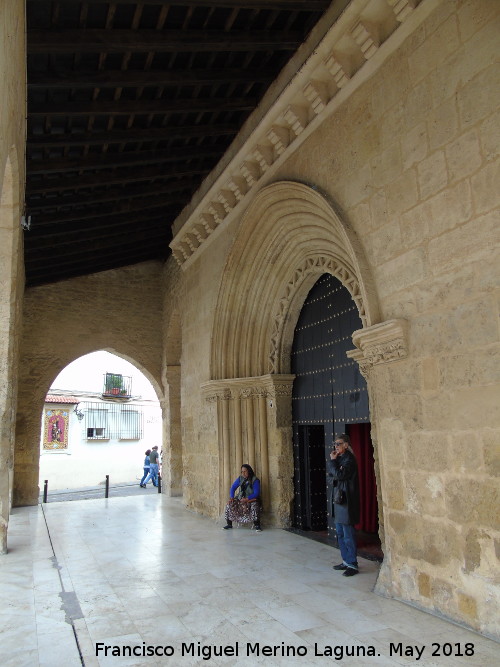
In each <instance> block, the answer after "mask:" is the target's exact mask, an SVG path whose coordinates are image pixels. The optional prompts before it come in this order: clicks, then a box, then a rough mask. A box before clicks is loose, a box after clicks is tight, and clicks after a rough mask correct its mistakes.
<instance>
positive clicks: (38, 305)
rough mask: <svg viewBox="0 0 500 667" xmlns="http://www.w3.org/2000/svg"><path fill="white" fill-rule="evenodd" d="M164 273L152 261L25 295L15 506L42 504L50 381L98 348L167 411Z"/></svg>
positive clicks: (40, 289) (35, 290)
mask: <svg viewBox="0 0 500 667" xmlns="http://www.w3.org/2000/svg"><path fill="white" fill-rule="evenodd" d="M161 269H162V264H161V263H160V262H146V263H144V264H138V265H136V266H133V267H127V268H123V269H117V270H115V271H104V272H102V273H96V274H93V275H89V276H85V277H82V278H73V279H71V280H66V281H63V282H60V283H55V284H53V285H44V286H40V287H32V288H29V289H27V290H26V294H25V299H24V327H23V337H22V345H21V357H20V368H19V409H18V413H17V426H16V451H15V483H14V503H15V504H16V505H32V504H36V503H37V501H38V468H39V455H40V447H39V445H40V443H39V440H40V415H41V412H42V408H43V403H44V398H45V395H46V393H47V391H48V389H49V387H50V385H51V383H52V382H53V380H54V378H55V377H56V376H57V375H58V374H59V372H60V371H61V370H62V369H63V368H65V367H66V366H67V365H68V364H69V363H71V362H72V361H74V360H75V359H78V358H79V357H81V356H82V355H84V354H89V353H90V352H95V351H97V350H107V351H108V352H112V353H114V354H117V355H118V356H120V357H123V358H124V359H126V360H127V361H130V362H131V363H133V364H134V365H135V366H136V367H137V368H138V369H139V370H140V371H141V372H142V373H144V375H146V377H147V378H148V379H149V380H150V382H151V383H152V384H153V386H154V387H155V389H156V392H157V394H158V400H159V401H160V403H161V404H162V406H163V389H162V383H161V359H162V339H163V331H162V294H163V290H162V273H161Z"/></svg>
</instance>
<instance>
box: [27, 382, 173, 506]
mask: <svg viewBox="0 0 500 667" xmlns="http://www.w3.org/2000/svg"><path fill="white" fill-rule="evenodd" d="M109 375H110V374H107V376H109ZM113 378H123V381H124V382H125V381H126V380H127V378H125V377H124V376H121V375H113ZM108 379H109V378H108ZM125 384H126V382H125ZM127 391H128V389H125V390H124V389H123V388H122V389H118V391H116V388H112V387H111V385H110V384H109V382H108V384H107V385H105V387H104V391H103V393H102V394H100V393H96V392H82V391H68V390H60V389H52V388H51V390H50V393H49V394H47V396H46V399H45V404H44V408H43V414H42V423H41V439H40V454H41V455H40V482H39V484H40V488H43V485H44V481H45V480H48V487H49V493H50V491H51V490H56V489H72V488H81V487H86V486H97V485H99V484H104V483H105V479H106V475H109V479H110V484H112V485H113V484H117V483H127V482H128V483H133V482H137V483H138V482H139V480H140V479H141V477H142V474H143V461H144V452H145V450H146V449H148V448H151V447H152V446H153V445H155V444H157V445H159V446H161V408H160V404H159V402H158V401H154V400H149V399H143V398H141V397H140V396H139V397H134V396H132V395H129V394H128V393H126V392H127Z"/></svg>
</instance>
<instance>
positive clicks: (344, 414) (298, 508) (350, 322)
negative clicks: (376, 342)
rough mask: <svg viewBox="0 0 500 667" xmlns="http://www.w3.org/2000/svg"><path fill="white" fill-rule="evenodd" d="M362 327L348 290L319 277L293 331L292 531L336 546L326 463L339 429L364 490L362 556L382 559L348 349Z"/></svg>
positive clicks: (366, 424)
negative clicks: (347, 440)
mask: <svg viewBox="0 0 500 667" xmlns="http://www.w3.org/2000/svg"><path fill="white" fill-rule="evenodd" d="M360 328H362V322H361V319H360V317H359V313H358V310H357V308H356V305H355V303H354V301H353V300H352V297H351V295H350V294H349V292H348V290H347V289H346V288H345V287H344V286H343V285H342V283H341V282H340V281H339V280H338V279H337V278H335V277H334V276H332V275H330V274H324V275H323V276H321V277H320V278H319V280H318V281H317V282H316V284H315V285H314V286H313V288H312V289H311V291H310V292H309V294H308V296H307V298H306V300H305V302H304V305H303V307H302V310H301V313H300V316H299V319H298V322H297V326H296V328H295V333H294V340H293V346H292V363H291V370H292V373H294V374H295V381H294V385H293V393H292V424H293V451H294V508H293V519H292V526H293V530H294V531H296V532H299V533H301V534H304V535H305V536H307V537H310V538H312V539H316V540H319V541H322V542H325V543H328V544H331V545H332V546H336V545H337V537H336V532H335V520H334V518H333V517H332V516H331V513H330V508H329V498H330V493H331V480H330V478H329V477H328V476H327V473H326V470H327V467H326V464H327V461H328V459H329V457H330V451H331V449H332V443H333V440H334V439H335V437H336V436H337V435H339V434H341V433H347V434H348V435H349V436H350V438H351V439H352V442H353V450H354V453H355V456H356V459H357V462H358V468H359V476H360V487H361V508H362V513H361V519H360V523H359V524H358V525H357V526H356V529H357V536H358V549H359V553H360V555H361V556H364V557H367V558H372V559H377V560H379V559H382V551H381V549H380V539H379V536H378V507H377V488H376V482H375V471H374V459H373V446H372V443H371V438H370V418H369V405H368V391H367V387H366V381H365V379H364V378H363V376H362V375H361V373H360V372H359V367H358V365H357V363H356V362H354V361H352V360H350V359H348V357H347V356H346V352H347V351H348V350H349V349H351V347H352V333H353V332H354V331H355V330H357V329H360Z"/></svg>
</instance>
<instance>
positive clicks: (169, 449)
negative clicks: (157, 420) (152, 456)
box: [162, 365, 182, 496]
mask: <svg viewBox="0 0 500 667" xmlns="http://www.w3.org/2000/svg"><path fill="white" fill-rule="evenodd" d="M164 383H165V405H164V407H163V421H164V427H165V444H166V448H165V451H164V452H163V465H162V470H163V477H164V487H162V490H163V492H164V493H166V494H167V495H169V496H181V495H182V427H181V367H180V366H178V365H169V366H167V368H166V371H165V378H164Z"/></svg>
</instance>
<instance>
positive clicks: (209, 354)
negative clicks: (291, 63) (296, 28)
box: [0, 0, 500, 637]
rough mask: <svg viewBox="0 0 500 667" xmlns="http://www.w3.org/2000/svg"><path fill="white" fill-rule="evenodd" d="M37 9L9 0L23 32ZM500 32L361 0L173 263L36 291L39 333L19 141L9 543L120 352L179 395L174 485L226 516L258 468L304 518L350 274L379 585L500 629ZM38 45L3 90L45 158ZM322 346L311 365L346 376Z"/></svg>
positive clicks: (347, 393)
mask: <svg viewBox="0 0 500 667" xmlns="http://www.w3.org/2000/svg"><path fill="white" fill-rule="evenodd" d="M16 5H17V11H16ZM21 8H22V3H10V4H9V7H8V8H6V7H5V5H4V6H3V7H2V9H1V10H0V11H2V12H3V13H4V14H5V15H6V16H5V19H6V21H7V23H6V22H5V21H4V22H3V23H2V24H3V25H7V24H9V25H11V24H13V23H14V22H15V21H16V20H20V17H21V16H22V14H21ZM499 27H500V7H499V5H498V3H497V2H496V1H495V0H422V1H421V2H418V1H417V0H381V1H380V2H369V1H368V0H353V1H352V2H351V3H349V5H348V7H347V8H346V10H345V12H344V13H343V14H342V15H341V16H340V17H339V19H338V20H337V21H336V22H335V24H334V25H332V26H331V27H330V29H329V31H327V33H326V34H325V36H324V38H323V39H322V41H321V43H320V44H319V45H318V47H317V48H316V49H315V50H314V52H313V54H312V55H311V56H310V57H309V58H308V59H307V61H306V62H305V63H303V65H302V66H301V67H300V68H299V69H298V72H297V74H296V75H295V76H294V77H292V78H291V79H290V80H289V81H288V82H287V84H286V86H282V87H281V88H280V89H279V91H277V90H276V89H275V90H274V93H273V94H274V95H275V100H274V102H273V104H272V105H271V107H270V109H269V110H268V111H267V112H266V113H263V114H260V115H259V114H257V115H255V116H254V117H253V118H254V129H253V132H252V134H251V136H250V137H249V138H248V139H247V140H245V141H244V142H241V143H238V142H236V143H235V144H233V146H232V147H231V148H230V149H229V152H228V155H227V156H226V159H225V160H224V165H223V166H221V167H220V168H219V169H218V171H217V170H216V171H215V172H214V173H213V174H212V175H211V176H210V177H209V178H208V179H207V180H206V181H205V183H204V185H203V187H202V188H201V190H200V191H199V192H198V193H197V195H196V196H195V198H194V199H193V201H192V203H191V205H190V206H189V207H188V208H187V209H185V210H184V212H183V214H182V215H181V216H180V217H179V219H178V220H177V223H176V226H175V229H174V239H173V242H172V244H171V247H172V251H173V256H172V257H171V258H170V259H169V260H168V261H167V262H166V264H165V265H163V264H161V263H159V262H149V263H145V264H142V265H136V266H132V267H126V268H123V269H119V270H116V271H110V272H105V273H101V274H94V275H92V276H87V277H84V278H78V279H74V280H68V281H65V282H63V283H59V284H56V285H46V286H41V287H34V288H30V289H28V290H26V293H25V295H24V300H23V314H22V326H21V322H20V313H18V312H17V311H16V309H15V307H14V306H13V305H12V303H13V301H12V295H13V294H14V293H16V292H17V294H18V295H19V296H21V295H22V290H23V288H22V275H21V273H20V272H19V270H18V266H19V247H18V244H19V241H18V240H17V239H18V237H19V232H18V228H17V226H16V225H17V224H18V223H17V213H16V214H15V215H13V213H12V212H13V211H14V210H15V206H19V201H21V200H22V195H21V194H20V192H21V190H22V187H21V185H20V184H21V183H22V174H21V173H20V172H19V169H18V171H17V172H16V173H15V174H14V176H11V177H9V176H8V174H9V173H10V172H9V171H8V170H9V166H8V165H9V162H8V160H9V155H10V154H11V153H9V150H10V148H5V145H4V144H3V143H2V144H0V146H1V147H2V152H1V154H0V157H1V158H2V169H3V173H4V174H7V176H4V180H3V184H2V225H1V227H2V234H3V233H4V230H7V231H6V233H7V234H8V235H9V239H10V238H14V240H15V243H14V244H13V245H10V246H9V248H11V249H12V250H9V252H8V257H9V264H8V267H9V268H8V271H7V276H6V277H7V280H6V281H3V282H2V290H4V291H3V292H2V297H1V298H2V307H3V310H2V313H3V314H2V324H3V328H4V331H5V333H6V336H5V340H6V341H7V344H8V348H6V349H5V350H4V351H3V352H2V373H3V374H4V377H5V384H4V386H6V387H8V389H7V393H3V394H2V398H1V400H2V412H3V414H5V415H6V416H5V417H4V418H3V419H4V421H3V430H2V445H1V447H2V449H1V456H2V482H1V484H2V486H1V487H0V493H1V502H2V513H1V514H2V530H3V545H4V546H3V548H4V549H5V548H6V543H7V542H6V539H7V537H6V535H7V523H8V506H9V494H10V493H11V492H12V494H13V502H14V504H17V505H26V504H33V503H36V501H37V497H38V466H39V447H38V441H39V438H38V433H39V420H38V416H39V414H40V410H41V409H42V407H43V403H44V397H45V395H46V393H47V391H48V388H49V387H50V384H51V381H52V380H53V378H54V377H55V376H56V375H57V373H58V372H59V371H60V370H61V369H62V368H63V367H64V366H65V365H67V364H68V363H69V362H70V361H72V360H74V359H75V358H77V357H79V356H81V355H82V354H86V353H88V352H91V351H94V350H97V349H108V350H110V351H112V352H114V353H116V354H118V355H120V356H122V357H124V358H126V359H128V360H129V361H131V362H133V363H134V364H135V365H136V366H137V367H138V368H139V369H140V370H141V371H142V372H143V373H144V374H145V375H146V376H147V377H148V378H149V379H150V381H151V382H152V384H153V386H154V387H155V389H156V391H157V394H158V398H159V400H160V403H161V406H162V411H163V412H162V414H163V427H162V428H163V450H164V458H163V466H164V479H165V483H166V492H167V493H170V494H172V495H182V496H183V499H184V501H185V503H186V505H187V506H189V507H190V508H192V509H194V510H196V511H198V512H200V513H203V514H205V515H207V516H209V517H212V518H217V517H219V516H220V515H221V512H222V510H223V506H224V502H225V499H226V497H227V491H228V485H229V482H230V480H231V479H232V478H234V475H235V473H236V472H237V471H238V470H239V466H240V465H241V463H242V462H249V463H251V464H252V466H254V467H255V469H256V470H257V471H258V474H259V476H260V477H261V479H262V481H263V488H264V505H265V509H266V520H267V521H268V522H269V523H272V524H274V525H276V526H283V527H287V526H289V525H291V524H292V523H293V522H294V511H295V509H294V504H295V503H296V502H297V500H296V497H295V490H294V482H295V481H296V479H295V477H296V473H295V470H294V465H295V464H294V442H293V432H294V424H293V421H294V417H293V408H292V403H293V401H292V398H293V397H294V376H295V373H293V372H292V368H295V367H294V365H293V354H295V352H296V351H297V348H296V347H295V346H294V341H295V340H296V335H297V328H298V327H299V326H300V325H299V324H298V323H299V322H300V321H301V320H300V318H301V313H302V310H303V306H304V304H305V303H306V301H307V299H308V295H309V294H310V293H311V290H313V288H314V287H315V286H316V285H317V284H318V281H320V280H322V279H323V278H324V276H325V275H327V276H332V277H333V278H334V279H335V281H336V282H335V285H336V286H337V287H338V286H340V287H342V288H343V289H345V290H346V291H347V293H348V295H349V297H350V300H351V305H352V306H354V307H355V308H356V311H357V314H358V316H359V326H358V328H357V329H355V330H352V331H349V332H346V331H345V330H342V331H340V329H339V330H337V329H336V328H335V326H336V325H335V323H334V322H332V328H333V330H334V331H333V334H332V335H333V338H332V341H335V340H337V339H340V338H342V339H345V338H346V336H347V335H348V336H349V338H350V341H349V345H348V346H347V347H349V348H350V349H348V350H347V353H346V354H345V361H343V362H341V361H339V360H337V361H336V362H335V364H334V365H335V370H336V372H337V370H338V366H339V365H340V364H341V363H344V364H345V370H346V373H352V369H353V368H354V365H356V367H357V368H358V369H359V373H360V375H361V376H362V378H364V381H365V383H366V385H365V386H366V395H367V410H368V414H357V413H356V411H355V410H353V409H352V406H351V407H349V409H347V407H346V406H347V403H349V401H350V400H351V396H354V397H355V396H356V393H357V392H359V393H360V392H361V388H360V386H361V385H360V386H354V385H353V384H352V383H351V380H350V379H349V378H348V379H346V380H345V383H344V384H342V385H341V388H340V389H338V395H337V397H336V398H335V400H333V402H332V405H333V408H332V413H331V414H332V415H333V416H332V417H331V419H332V420H333V421H332V422H331V424H330V425H328V428H329V429H330V432H332V433H335V432H338V431H339V430H340V429H342V430H343V429H344V428H346V427H348V426H349V425H355V424H357V423H367V422H369V423H370V425H371V441H372V443H373V447H374V459H375V460H374V472H375V478H376V486H377V499H378V512H379V515H378V524H379V532H380V538H381V542H382V547H383V552H384V561H383V564H382V567H381V571H380V575H379V578H378V583H377V591H378V592H379V593H381V594H383V595H387V596H391V597H395V598H397V599H401V600H404V601H407V602H410V603H412V604H414V605H417V606H419V607H421V608H422V609H427V610H429V611H431V612H434V613H439V614H443V615H444V616H446V617H448V618H450V619H452V620H454V621H457V622H460V623H463V624H465V625H467V626H468V627H471V628H474V629H475V630H478V631H480V632H483V633H485V634H488V635H491V636H496V637H499V636H500V627H499V621H498V614H497V610H498V608H499V605H500V586H499V584H498V560H499V545H500V525H499V517H500V486H499V483H498V475H499V474H500V452H499V442H500V371H499V364H498V359H499V351H500V344H499V326H498V315H499V313H498V304H499V299H498V297H499V273H500V272H499V266H500V262H499V251H498V249H499V246H500V243H499V242H500V224H499V223H500V221H499V198H500V188H499V187H498V183H499V182H500V178H499V167H498V165H499V161H498V151H499V143H500V140H499V139H500V137H499V91H500V86H499V85H498V84H499V81H498V77H499V71H500V70H499V68H498V63H496V62H495V61H496V59H497V55H498V46H497V45H498V33H499ZM17 40H19V41H18V42H15V43H14V44H8V45H7V46H5V41H4V42H3V46H2V48H9V49H12V48H15V49H17V53H18V56H19V60H18V61H17V68H16V66H15V65H13V64H11V65H10V67H11V68H13V69H12V70H9V71H7V79H6V78H5V77H4V78H3V85H4V86H6V85H7V86H9V81H10V87H8V90H9V95H7V96H6V95H3V96H2V104H3V105H9V107H10V113H7V114H6V115H5V114H4V115H2V119H3V121H2V122H3V123H4V124H5V126H6V127H5V128H2V129H3V130H4V132H3V133H2V134H3V136H7V137H11V139H10V144H9V147H10V145H12V146H14V147H17V150H18V154H22V121H21V119H20V118H19V114H18V113H15V109H16V108H17V109H18V108H20V107H21V106H22V104H21V102H22V100H23V92H22V87H21V86H19V84H18V83H17V82H18V81H19V79H20V78H21V73H22V72H24V69H23V62H24V61H23V45H22V37H21V36H20V35H18V37H17ZM11 62H12V61H11ZM14 82H15V85H14ZM16 96H17V106H16ZM6 170H7V171H6ZM9 178H10V181H9ZM6 179H7V180H6ZM12 180H13V181H15V187H12V185H10V186H9V183H10V182H11V181H12ZM4 200H5V201H7V202H10V203H7V204H6V205H5V206H4V204H3V202H4ZM14 222H15V224H14ZM16 244H17V245H16ZM123 285H126V286H127V287H126V290H124V289H123ZM145 285H147V286H149V287H151V289H147V290H145V289H144V286H145ZM337 287H335V288H334V289H337ZM75 295H77V296H78V299H76V298H75ZM61 301H62V302H63V303H64V304H65V307H64V309H63V310H62V312H61V310H60V303H61ZM336 303H337V302H336V301H334V302H333V304H334V306H335V304H336ZM350 308H351V306H346V307H342V308H340V307H339V308H338V312H340V311H342V310H349V309H350ZM336 312H337V311H336ZM56 314H57V316H56ZM325 319H326V317H325ZM346 326H347V325H346ZM322 340H323V339H319V340H318V342H314V341H313V342H312V343H311V344H310V345H308V346H307V347H308V349H309V347H316V346H321V345H323V342H322ZM318 349H319V350H320V352H319V353H318V357H317V359H318V362H317V363H318V364H319V365H317V366H314V363H316V362H313V361H312V362H311V364H312V365H311V367H310V369H309V370H307V368H306V371H305V372H306V373H307V372H311V373H315V372H317V371H322V372H323V371H324V369H325V368H331V369H333V362H332V361H331V360H330V359H329V357H328V350H327V348H326V347H325V348H324V351H323V352H321V349H323V348H321V347H318ZM16 350H19V361H17V354H16ZM339 373H340V375H338V377H340V376H341V375H342V373H341V371H340V370H339ZM332 377H333V375H332ZM335 377H337V376H335ZM332 382H333V380H332ZM336 382H340V380H338V381H337V380H336ZM336 386H337V385H335V387H336ZM330 389H331V394H332V395H333V393H335V392H336V391H337V389H336V388H335V389H334V388H333V384H332V385H331V387H330ZM322 393H324V392H323V389H321V390H319V389H318V390H316V389H313V390H312V392H310V393H309V394H308V393H305V394H304V400H311V401H317V400H319V398H320V395H321V394H322ZM307 396H310V397H311V398H310V399H308V398H307ZM16 397H17V405H16ZM356 400H357V399H355V398H353V402H356ZM330 401H332V399H331V396H330ZM37 406H38V410H34V408H36V407H37ZM313 413H314V409H312V410H311V411H310V412H308V413H307V414H310V415H313ZM318 414H319V413H318ZM14 416H15V418H16V426H15V433H14V426H13V419H14ZM306 421H307V420H306ZM315 421H316V422H320V421H321V418H318V419H316V418H315V417H314V416H311V417H310V419H309V422H308V423H309V425H310V426H314V425H315V424H314V422H315ZM304 425H307V424H304ZM316 425H318V424H316ZM324 425H325V433H326V432H327V425H326V423H324ZM328 444H329V443H326V445H328ZM12 451H13V452H14V458H13V457H12V453H11V452H12ZM12 460H14V474H13V480H12V481H9V475H8V474H6V473H5V472H3V470H4V467H5V466H6V465H7V469H9V470H10V469H11V465H12Z"/></svg>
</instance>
